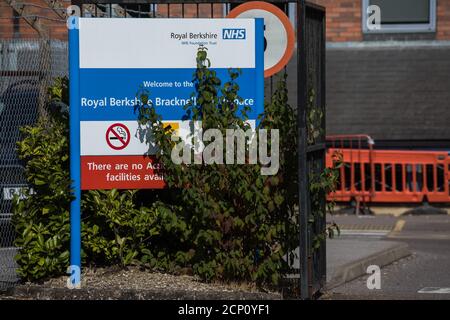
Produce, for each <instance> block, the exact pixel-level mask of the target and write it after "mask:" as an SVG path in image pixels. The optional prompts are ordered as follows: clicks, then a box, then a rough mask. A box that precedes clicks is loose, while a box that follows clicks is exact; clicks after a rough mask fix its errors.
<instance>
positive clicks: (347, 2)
mask: <svg viewBox="0 0 450 320" xmlns="http://www.w3.org/2000/svg"><path fill="white" fill-rule="evenodd" d="M310 2H313V3H316V4H318V5H321V6H323V7H325V8H326V10H327V41H334V42H343V41H361V40H362V32H361V3H362V1H361V0H310Z"/></svg>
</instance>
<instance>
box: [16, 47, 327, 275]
mask: <svg viewBox="0 0 450 320" xmlns="http://www.w3.org/2000/svg"><path fill="white" fill-rule="evenodd" d="M207 59H208V58H207V54H206V50H204V49H202V50H199V52H198V56H197V62H198V68H197V70H196V72H195V75H194V84H195V87H196V93H194V95H196V96H195V97H196V100H197V105H188V106H187V107H186V109H187V110H186V111H187V112H188V113H190V114H191V116H192V118H193V119H194V120H202V125H203V129H204V130H206V129H208V128H218V129H219V130H221V132H222V133H223V132H224V131H225V130H226V129H231V128H243V129H244V130H246V129H247V128H248V125H247V124H246V122H245V120H246V119H247V117H246V112H247V111H248V109H247V108H244V109H243V110H242V113H238V110H237V108H236V106H235V104H234V100H235V99H240V98H239V96H238V90H239V87H238V85H237V83H236V79H237V77H238V76H239V71H238V70H230V73H229V75H230V80H229V81H228V82H226V83H224V84H223V85H222V84H221V81H220V80H219V79H218V78H217V76H216V74H215V72H214V71H213V70H210V69H209V68H208V67H206V66H205V65H206V63H205V61H206V60H207ZM67 88H68V80H67V78H62V79H58V80H57V82H56V84H55V86H53V87H52V88H50V89H49V97H50V100H51V104H50V105H51V106H52V108H49V116H48V117H46V118H43V119H40V120H39V122H38V123H37V124H36V125H35V126H28V127H25V128H23V129H22V133H23V139H22V140H21V141H20V142H19V143H18V152H19V157H20V158H21V159H22V160H23V161H24V163H25V174H26V177H27V181H28V183H29V186H30V187H31V188H32V190H33V192H31V191H27V190H24V193H25V197H24V198H19V197H16V198H15V206H14V215H13V223H14V225H15V228H16V231H17V238H16V245H17V246H18V247H19V253H18V255H17V257H16V259H17V262H18V264H19V270H18V273H19V275H20V276H21V278H22V279H23V280H31V281H34V280H39V279H43V278H48V277H52V276H56V275H61V274H64V273H65V271H66V270H67V267H68V265H69V252H68V249H69V232H70V224H69V223H70V221H69V208H70V201H71V200H72V197H71V194H70V177H69V141H68V137H69V130H68V121H67V113H66V112H64V109H65V108H61V106H63V105H67V104H68V92H67ZM139 94H140V96H139V98H140V99H141V101H142V102H143V103H144V104H143V105H141V106H139V108H138V109H139V110H138V111H139V122H140V124H141V125H145V124H147V123H151V124H152V131H153V132H152V134H153V135H154V137H155V139H156V140H155V141H156V142H157V143H158V145H159V148H160V151H161V152H159V153H158V154H157V157H158V159H159V161H160V162H161V163H162V164H163V165H164V169H165V173H164V174H165V180H166V182H167V184H168V187H169V189H168V190H165V191H163V192H165V193H168V194H166V196H167V197H155V199H157V200H155V201H153V202H151V203H150V204H147V205H143V204H142V203H139V201H138V200H137V198H138V197H137V195H138V194H139V191H128V190H122V191H118V190H108V191H88V192H83V193H82V226H81V227H82V250H83V251H82V259H83V265H86V264H89V265H93V266H111V265H120V266H122V267H124V266H127V265H129V264H139V265H141V266H143V267H148V268H151V269H154V270H161V271H165V272H177V271H178V270H180V269H181V268H183V269H184V268H189V269H192V270H193V272H194V273H195V274H197V275H199V276H200V277H201V278H203V279H205V280H234V281H240V280H244V281H245V280H246V281H256V282H257V283H277V282H278V281H279V280H280V278H281V277H282V275H283V273H284V272H285V271H286V268H287V267H288V263H287V261H286V256H289V259H291V260H292V259H293V251H294V249H295V248H296V247H297V244H298V230H299V228H298V221H297V219H296V215H295V214H294V212H295V209H296V204H297V203H298V191H297V190H298V186H297V178H296V177H297V151H296V150H297V140H296V137H297V128H296V120H295V112H294V110H293V109H292V108H291V107H290V106H289V104H288V95H287V89H286V76H285V77H282V78H281V79H280V80H279V81H278V84H277V86H276V90H275V92H274V94H273V96H272V97H271V99H270V103H266V106H265V112H264V114H263V115H261V119H260V120H261V121H260V128H267V129H272V128H276V129H279V130H280V162H279V164H280V169H279V171H278V173H277V174H276V175H274V176H263V175H261V172H260V170H261V166H260V165H217V164H214V165H175V164H174V163H173V162H172V160H171V158H170V154H171V150H172V147H173V145H174V143H173V142H172V141H171V139H170V135H171V133H172V129H171V128H170V127H164V126H163V124H162V122H161V117H160V116H159V115H158V114H157V113H156V111H155V109H154V108H153V107H152V105H151V104H150V100H149V95H148V92H145V91H142V92H140V93H139ZM219 105H220V106H221V107H220V108H218V106H219ZM55 106H56V107H55ZM143 128H145V126H143ZM332 185H333V174H332V171H330V170H327V171H326V172H324V173H323V174H322V175H321V178H320V179H319V180H314V184H312V185H311V192H312V193H313V195H315V197H314V201H317V200H318V197H319V198H320V197H323V196H324V192H328V191H329V190H331V189H332ZM159 192H160V191H156V190H155V191H151V193H152V195H159ZM147 195H148V194H147ZM162 199H164V200H162ZM318 214H323V213H318ZM319 238H320V239H319V240H318V241H316V243H315V245H317V243H320V242H321V241H323V236H322V235H320V237H319Z"/></svg>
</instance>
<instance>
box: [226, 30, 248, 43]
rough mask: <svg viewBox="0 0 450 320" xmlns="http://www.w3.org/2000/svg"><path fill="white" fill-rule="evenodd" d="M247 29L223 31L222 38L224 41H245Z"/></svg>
mask: <svg viewBox="0 0 450 320" xmlns="http://www.w3.org/2000/svg"><path fill="white" fill-rule="evenodd" d="M245 37H246V32H245V29H223V30H222V38H223V39H224V40H245Z"/></svg>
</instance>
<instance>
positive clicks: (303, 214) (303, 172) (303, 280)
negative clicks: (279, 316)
mask: <svg viewBox="0 0 450 320" xmlns="http://www.w3.org/2000/svg"><path fill="white" fill-rule="evenodd" d="M305 40H306V32H305V0H298V1H297V63H298V72H297V85H298V89H297V101H298V109H297V125H298V181H299V184H298V187H299V190H298V192H299V206H298V207H299V226H300V243H299V251H300V254H299V255H300V257H299V258H300V297H301V299H308V298H309V290H308V287H309V283H308V281H309V274H308V215H309V213H308V201H309V199H308V196H309V192H308V172H307V167H306V147H307V146H306V104H307V88H308V87H307V80H308V77H307V70H306V69H307V68H306V50H305V45H306V43H305Z"/></svg>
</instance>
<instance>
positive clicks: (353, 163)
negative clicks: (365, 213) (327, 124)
mask: <svg viewBox="0 0 450 320" xmlns="http://www.w3.org/2000/svg"><path fill="white" fill-rule="evenodd" d="M327 140H328V141H329V142H330V143H331V148H329V149H328V150H327V157H326V165H327V167H332V166H333V154H334V153H336V152H338V153H340V154H341V155H342V161H343V165H342V166H341V168H340V170H339V182H338V186H337V190H336V192H334V193H331V194H329V195H328V200H334V201H338V202H350V201H352V200H354V201H356V202H357V204H358V205H359V203H361V202H362V203H365V202H370V203H374V202H380V203H408V202H413V203H420V202H425V201H428V202H430V203H436V202H440V203H445V202H447V203H450V191H449V188H450V168H449V167H450V156H449V154H448V153H447V152H441V151H403V150H375V149H373V140H372V139H370V137H368V136H366V135H357V136H331V137H327Z"/></svg>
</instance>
